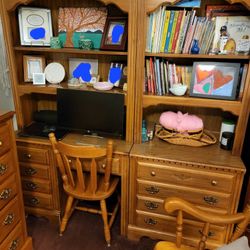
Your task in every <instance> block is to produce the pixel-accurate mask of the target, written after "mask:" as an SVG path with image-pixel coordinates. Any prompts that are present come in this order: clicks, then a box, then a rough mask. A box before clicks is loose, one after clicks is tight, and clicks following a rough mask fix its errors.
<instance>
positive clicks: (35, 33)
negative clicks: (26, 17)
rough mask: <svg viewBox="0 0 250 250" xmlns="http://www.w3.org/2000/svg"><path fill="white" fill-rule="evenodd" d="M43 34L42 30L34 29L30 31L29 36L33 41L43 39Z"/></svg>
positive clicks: (43, 30)
mask: <svg viewBox="0 0 250 250" xmlns="http://www.w3.org/2000/svg"><path fill="white" fill-rule="evenodd" d="M45 32H46V30H45V29H44V28H35V29H32V30H31V31H30V36H31V37H32V38H33V39H35V40H38V39H42V38H45Z"/></svg>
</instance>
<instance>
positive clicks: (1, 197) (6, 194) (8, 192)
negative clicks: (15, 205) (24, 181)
mask: <svg viewBox="0 0 250 250" xmlns="http://www.w3.org/2000/svg"><path fill="white" fill-rule="evenodd" d="M11 193H12V189H11V188H6V189H4V190H3V191H2V192H1V194H0V200H7V199H8V198H9V197H10V195H11Z"/></svg>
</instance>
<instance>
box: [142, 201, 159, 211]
mask: <svg viewBox="0 0 250 250" xmlns="http://www.w3.org/2000/svg"><path fill="white" fill-rule="evenodd" d="M144 204H145V207H146V208H147V209H149V210H155V209H157V208H158V204H156V203H154V202H151V201H145V203H144Z"/></svg>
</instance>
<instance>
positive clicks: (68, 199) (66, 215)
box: [60, 195, 74, 235]
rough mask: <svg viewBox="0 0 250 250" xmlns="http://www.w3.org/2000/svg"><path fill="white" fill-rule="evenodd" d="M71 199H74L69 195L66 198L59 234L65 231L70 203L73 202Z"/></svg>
mask: <svg viewBox="0 0 250 250" xmlns="http://www.w3.org/2000/svg"><path fill="white" fill-rule="evenodd" d="M73 201H74V198H73V197H72V196H70V195H69V196H68V198H67V203H66V206H65V211H64V215H63V218H62V221H61V225H60V235H62V233H63V232H64V231H65V228H66V226H67V223H68V220H69V217H70V215H71V214H72V203H73Z"/></svg>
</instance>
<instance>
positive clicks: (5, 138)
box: [0, 123, 11, 155]
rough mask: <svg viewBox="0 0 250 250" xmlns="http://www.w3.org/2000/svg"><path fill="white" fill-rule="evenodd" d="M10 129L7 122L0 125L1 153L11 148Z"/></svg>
mask: <svg viewBox="0 0 250 250" xmlns="http://www.w3.org/2000/svg"><path fill="white" fill-rule="evenodd" d="M10 136H11V135H10V129H9V126H8V124H7V123H3V124H1V125H0V155H2V154H3V153H5V152H6V151H8V150H9V149H10V142H11V140H10Z"/></svg>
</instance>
